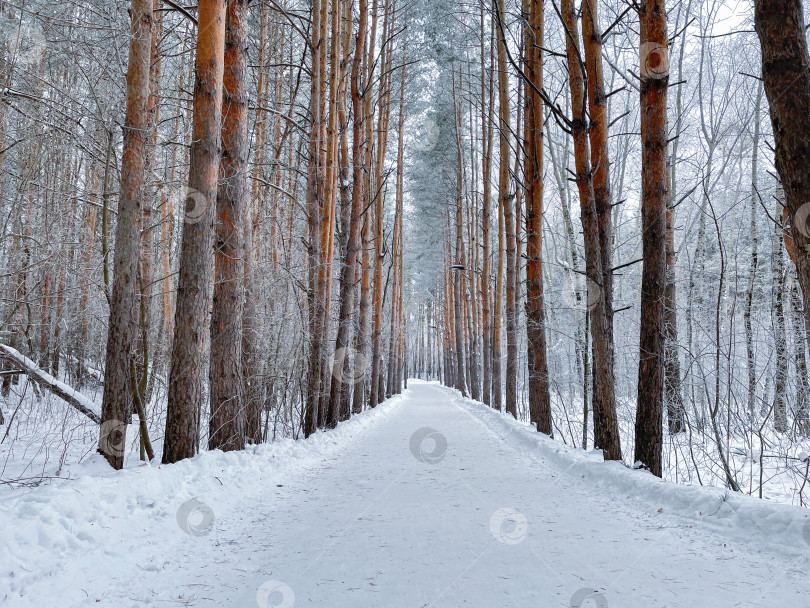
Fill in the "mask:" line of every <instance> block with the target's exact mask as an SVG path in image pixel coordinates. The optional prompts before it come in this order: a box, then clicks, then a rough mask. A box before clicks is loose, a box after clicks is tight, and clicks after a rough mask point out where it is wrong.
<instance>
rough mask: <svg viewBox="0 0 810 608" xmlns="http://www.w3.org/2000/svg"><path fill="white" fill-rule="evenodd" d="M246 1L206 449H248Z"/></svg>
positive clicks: (230, 36) (219, 257)
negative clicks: (244, 385) (244, 389)
mask: <svg viewBox="0 0 810 608" xmlns="http://www.w3.org/2000/svg"><path fill="white" fill-rule="evenodd" d="M246 17H247V0H229V3H228V16H227V21H226V24H225V69H224V91H223V100H222V118H223V120H222V161H221V165H220V185H219V190H218V192H217V206H216V241H215V243H214V266H215V279H214V280H215V282H214V305H213V311H212V317H211V363H210V367H209V378H210V382H211V418H210V420H209V434H208V446H209V448H210V449H222V450H223V451H229V450H238V449H242V448H243V447H244V446H245V416H244V411H243V409H242V407H243V403H242V358H241V357H242V335H243V334H242V317H243V310H244V307H243V301H242V297H243V292H242V285H243V284H244V278H243V277H244V256H245V246H244V225H245V223H246V222H247V221H250V220H251V218H250V213H249V209H248V189H247V182H246V181H245V175H246V173H247V165H248V152H249V139H248V120H247V109H248V108H247V91H246V88H245V76H246V69H247V63H246V60H247V34H246V31H245V25H246V24H245V18H246Z"/></svg>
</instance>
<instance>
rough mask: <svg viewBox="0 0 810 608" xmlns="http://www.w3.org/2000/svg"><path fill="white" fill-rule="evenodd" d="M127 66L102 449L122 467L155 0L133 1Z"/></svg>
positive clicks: (132, 362) (135, 317)
mask: <svg viewBox="0 0 810 608" xmlns="http://www.w3.org/2000/svg"><path fill="white" fill-rule="evenodd" d="M130 16H131V27H130V32H131V38H130V47H129V65H128V68H127V107H126V118H125V123H124V151H123V156H122V158H121V185H120V197H119V201H118V217H117V221H118V223H117V226H116V231H115V254H114V257H113V268H114V273H115V274H114V276H113V289H112V299H111V300H110V325H109V330H108V334H107V356H106V366H105V368H104V397H103V400H102V405H101V429H100V433H99V452H101V454H103V455H104V457H105V458H106V459H107V462H109V463H110V465H111V466H112V467H114V468H116V469H121V468H123V466H124V452H125V447H126V424H125V421H127V420H128V419H129V418H130V416H131V415H132V408H133V392H132V391H133V384H132V380H134V379H133V378H132V377H131V374H132V373H133V372H134V370H135V360H134V358H133V357H134V348H135V341H136V336H137V332H138V314H139V309H138V292H137V275H138V260H139V258H140V227H141V203H142V200H141V191H142V188H143V177H144V164H145V157H146V154H145V152H146V139H147V138H148V136H149V131H148V129H147V127H148V122H149V117H148V112H147V104H148V99H149V66H150V57H151V49H152V17H153V13H152V0H132V8H131V11H130Z"/></svg>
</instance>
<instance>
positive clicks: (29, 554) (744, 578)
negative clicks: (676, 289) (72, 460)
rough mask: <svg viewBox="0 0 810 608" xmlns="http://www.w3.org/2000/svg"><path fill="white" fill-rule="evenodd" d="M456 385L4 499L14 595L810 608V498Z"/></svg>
mask: <svg viewBox="0 0 810 608" xmlns="http://www.w3.org/2000/svg"><path fill="white" fill-rule="evenodd" d="M600 460H601V459H600V458H599V457H598V456H596V455H594V454H585V453H582V452H577V451H574V450H571V449H569V448H567V447H565V446H564V445H562V444H561V443H559V442H555V441H551V440H549V439H547V438H545V437H542V436H539V435H538V434H537V433H536V432H534V431H532V430H531V429H530V428H529V427H528V426H526V425H524V424H521V423H519V422H517V421H514V420H512V419H509V418H507V417H506V416H504V415H502V414H500V413H498V412H495V411H493V410H491V409H489V408H486V407H485V406H482V405H481V404H477V403H474V402H471V401H469V400H464V399H461V398H460V397H459V395H458V393H456V392H455V391H452V390H450V389H446V388H442V387H440V386H438V385H435V384H428V383H422V382H418V381H411V383H410V388H409V389H408V390H407V391H406V393H405V394H404V395H403V396H401V397H397V398H394V399H391V400H389V401H388V402H386V403H384V404H383V405H381V406H380V407H378V408H376V409H375V410H372V411H370V412H366V413H364V414H361V415H358V416H356V417H354V418H352V419H351V420H350V421H348V422H345V423H343V424H341V425H340V426H339V427H338V429H336V430H334V431H328V432H319V433H318V434H316V435H315V436H313V437H311V438H310V439H308V440H305V441H297V442H296V441H292V440H280V441H277V442H275V443H273V444H269V445H262V446H259V447H257V448H251V449H248V450H245V451H244V452H238V453H230V454H222V453H221V452H206V453H203V454H201V455H199V456H198V457H196V458H194V459H191V460H189V461H184V462H181V463H178V464H176V465H170V466H161V467H157V466H154V467H150V466H142V467H137V468H129V469H127V470H125V471H122V472H112V471H106V472H104V473H103V474H100V473H99V471H101V470H102V469H100V468H99V467H96V466H88V467H87V471H86V474H82V471H81V469H79V468H74V470H73V471H72V473H73V475H74V479H72V480H71V481H69V482H60V483H55V484H53V485H45V486H40V487H34V488H23V489H18V490H16V491H14V492H6V493H4V494H3V495H2V496H1V497H0V538H2V539H3V541H2V544H0V605H2V606H9V607H12V608H16V607H17V606H20V607H23V606H36V607H43V606H51V605H55V604H58V605H60V606H68V607H69V606H114V607H116V608H119V607H124V608H126V607H130V606H139V607H140V606H161V607H164V606H200V607H207V606H211V607H213V606H217V607H234V608H248V607H250V608H253V607H256V606H259V607H260V608H271V607H275V608H279V607H281V608H291V607H293V606H298V607H302V606H315V607H323V608H348V607H352V608H364V607H369V608H372V607H373V608H389V607H391V608H426V607H432V608H461V607H465V606H475V607H479V606H480V607H481V608H484V607H486V608H501V607H511V606H515V607H523V606H526V607H532V608H535V607H564V608H572V607H574V606H576V607H581V608H590V607H595V608H604V607H606V606H610V607H611V608H617V607H622V608H634V607H644V608H664V607H666V608H674V607H677V606H688V607H689V608H703V607H707V608H708V607H712V608H714V607H718V608H722V607H732V606H762V607H774V606H790V607H791V608H793V607H798V608H801V607H805V606H810V599H808V594H807V574H808V566H810V544H809V543H810V525H808V524H807V522H808V521H810V519H808V518H807V510H805V509H801V508H798V507H792V506H788V505H777V504H772V503H769V502H766V501H761V500H757V499H754V498H750V497H746V496H739V495H734V496H726V494H725V493H724V492H723V491H722V490H719V489H716V488H703V487H688V486H682V485H675V484H672V483H668V482H661V481H660V480H657V479H655V478H653V477H652V476H651V475H649V474H648V473H645V472H641V471H632V470H629V469H627V468H626V467H624V466H622V465H621V464H618V463H603V462H600Z"/></svg>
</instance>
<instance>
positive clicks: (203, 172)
mask: <svg viewBox="0 0 810 608" xmlns="http://www.w3.org/2000/svg"><path fill="white" fill-rule="evenodd" d="M224 49H225V0H201V1H200V4H199V18H198V34H197V58H196V78H195V82H194V105H193V112H194V117H193V122H192V138H191V151H190V159H189V176H188V192H187V193H186V199H185V207H186V208H185V225H184V227H183V239H182V244H181V249H180V273H179V277H178V283H177V306H176V310H175V318H174V319H175V322H174V341H173V343H172V357H171V371H170V373H169V394H168V407H167V411H166V435H165V440H164V447H163V463H164V464H168V463H172V462H177V461H178V460H182V459H183V458H190V457H191V456H194V455H195V454H196V453H197V450H198V447H199V438H200V409H201V407H202V402H203V395H204V388H205V379H204V376H203V370H204V369H205V365H204V363H205V362H204V353H205V337H206V333H207V331H208V329H209V315H208V294H209V290H210V287H211V275H212V270H213V255H212V254H211V252H212V248H213V240H214V211H215V204H216V196H217V180H218V177H219V138H220V128H221V119H222V79H223V56H224Z"/></svg>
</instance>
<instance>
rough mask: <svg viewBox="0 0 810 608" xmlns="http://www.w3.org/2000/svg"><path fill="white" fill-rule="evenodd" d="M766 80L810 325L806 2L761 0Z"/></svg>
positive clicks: (758, 22) (757, 16) (758, 16)
mask: <svg viewBox="0 0 810 608" xmlns="http://www.w3.org/2000/svg"><path fill="white" fill-rule="evenodd" d="M754 26H755V29H756V32H757V35H758V36H759V41H760V45H761V47H762V80H763V85H764V88H765V96H766V97H767V99H768V106H769V108H770V115H771V125H772V126H773V139H774V164H775V165H776V171H777V173H778V174H779V181H780V182H781V185H782V188H783V189H784V193H785V206H786V207H787V211H788V215H789V216H790V224H791V226H792V227H795V229H793V230H791V236H792V237H793V240H794V244H795V248H796V260H795V263H796V269H797V272H798V277H799V284H800V285H801V288H802V297H803V300H804V311H805V315H806V316H807V320H808V322H810V223H808V215H809V214H808V210H809V209H810V208H809V207H808V206H807V205H808V204H810V173H808V171H807V159H808V158H810V55H808V50H807V39H806V38H805V29H806V26H805V23H804V14H803V12H802V2H801V0H756V2H755V3H754Z"/></svg>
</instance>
